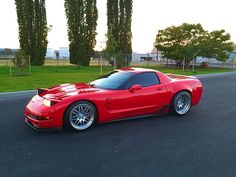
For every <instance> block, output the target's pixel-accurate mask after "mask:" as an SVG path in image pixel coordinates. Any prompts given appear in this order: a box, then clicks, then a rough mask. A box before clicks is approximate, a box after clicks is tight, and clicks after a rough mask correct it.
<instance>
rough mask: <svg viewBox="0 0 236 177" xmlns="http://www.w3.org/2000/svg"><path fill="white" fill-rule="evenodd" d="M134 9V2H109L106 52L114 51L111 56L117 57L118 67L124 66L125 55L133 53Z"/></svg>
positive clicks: (117, 0)
mask: <svg viewBox="0 0 236 177" xmlns="http://www.w3.org/2000/svg"><path fill="white" fill-rule="evenodd" d="M132 8H133V1H132V0H108V1H107V27H108V34H107V49H106V51H109V52H110V51H112V54H111V55H112V56H116V62H117V67H122V66H124V56H125V54H131V53H132V41H131V40H132V31H131V23H132V12H133V10H132ZM109 45H112V46H109ZM109 52H108V53H109Z"/></svg>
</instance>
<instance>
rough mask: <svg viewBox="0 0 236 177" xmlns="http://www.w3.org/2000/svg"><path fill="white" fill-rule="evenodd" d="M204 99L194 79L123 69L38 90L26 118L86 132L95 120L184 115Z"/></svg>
mask: <svg viewBox="0 0 236 177" xmlns="http://www.w3.org/2000/svg"><path fill="white" fill-rule="evenodd" d="M201 96H202V84H201V82H200V81H199V80H198V79H197V78H195V77H190V76H182V75H174V74H163V73H161V72H159V71H156V70H151V69H142V68H122V69H119V70H114V71H112V72H110V73H108V74H106V75H104V76H102V77H100V78H98V79H96V80H94V81H92V82H90V83H88V84H86V83H75V84H63V85H58V86H55V87H52V88H49V89H38V94H37V95H36V96H34V97H33V98H32V99H31V100H30V102H29V103H28V105H27V106H26V109H25V120H26V122H27V123H28V124H29V125H31V126H32V127H34V128H36V129H49V128H62V127H66V128H70V129H75V130H85V129H87V128H89V127H91V126H92V125H93V124H94V123H96V122H97V123H103V122H110V121H114V120H120V119H127V118H137V117H145V116H151V115H156V114H161V113H167V112H171V113H172V114H175V115H178V116H183V115H185V114H186V113H187V112H188V111H189V110H190V108H191V106H194V105H196V104H198V102H199V101H200V99H201Z"/></svg>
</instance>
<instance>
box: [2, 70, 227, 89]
mask: <svg viewBox="0 0 236 177" xmlns="http://www.w3.org/2000/svg"><path fill="white" fill-rule="evenodd" d="M148 68H152V69H157V70H159V71H162V72H164V73H175V74H184V75H198V74H210V73H220V72H227V71H231V70H230V69H220V68H218V69H217V68H212V69H211V68H209V69H197V70H196V71H195V72H192V71H185V72H183V71H182V70H181V69H179V68H166V67H160V66H149V67H148ZM111 70H112V67H108V66H106V67H104V70H103V73H106V72H109V71H111ZM99 76H100V67H99V66H90V67H77V66H38V67H32V75H31V76H10V75H9V67H7V66H0V92H9V91H20V90H32V89H36V88H39V87H45V88H47V87H50V86H53V85H57V84H62V83H75V82H88V81H91V80H93V79H95V78H97V77H99Z"/></svg>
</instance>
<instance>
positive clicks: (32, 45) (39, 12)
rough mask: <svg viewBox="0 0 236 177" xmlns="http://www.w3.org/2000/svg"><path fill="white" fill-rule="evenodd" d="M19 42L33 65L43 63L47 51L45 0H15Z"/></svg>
mask: <svg viewBox="0 0 236 177" xmlns="http://www.w3.org/2000/svg"><path fill="white" fill-rule="evenodd" d="M15 4H16V11H17V20H18V25H19V42H20V47H21V49H22V50H24V51H25V53H26V54H27V55H29V56H30V58H31V63H32V65H43V64H44V60H45V55H46V52H47V44H48V41H47V34H48V27H47V17H46V8H45V0H15Z"/></svg>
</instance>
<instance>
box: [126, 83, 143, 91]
mask: <svg viewBox="0 0 236 177" xmlns="http://www.w3.org/2000/svg"><path fill="white" fill-rule="evenodd" d="M141 89H142V86H141V85H138V84H135V85H133V86H132V87H130V88H129V91H130V92H134V91H135V90H141Z"/></svg>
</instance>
